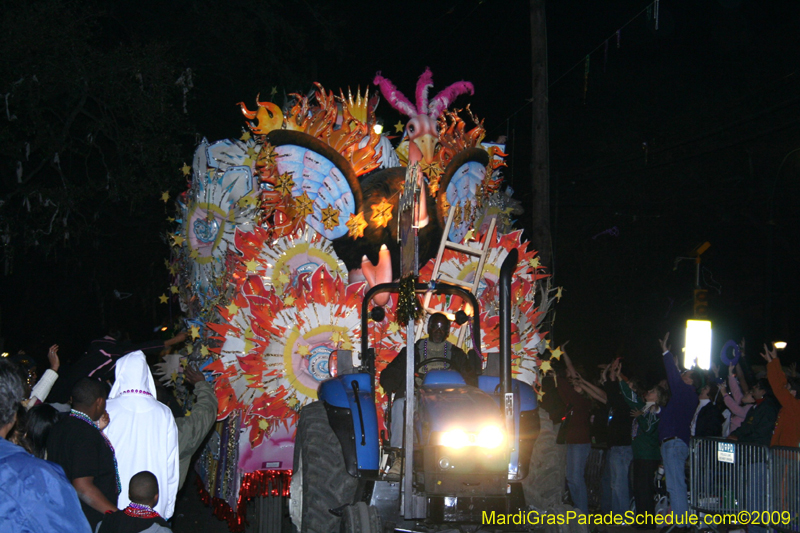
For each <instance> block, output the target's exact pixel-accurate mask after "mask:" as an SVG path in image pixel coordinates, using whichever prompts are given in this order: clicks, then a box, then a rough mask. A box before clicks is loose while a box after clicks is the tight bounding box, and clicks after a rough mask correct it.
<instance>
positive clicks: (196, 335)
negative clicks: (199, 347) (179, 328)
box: [191, 326, 200, 340]
mask: <svg viewBox="0 0 800 533" xmlns="http://www.w3.org/2000/svg"><path fill="white" fill-rule="evenodd" d="M191 331H192V340H196V339H197V338H199V337H200V328H199V327H197V326H192V329H191Z"/></svg>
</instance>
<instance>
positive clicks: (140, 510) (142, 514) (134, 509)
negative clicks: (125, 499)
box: [124, 502, 161, 518]
mask: <svg viewBox="0 0 800 533" xmlns="http://www.w3.org/2000/svg"><path fill="white" fill-rule="evenodd" d="M124 512H125V514H126V515H128V516H132V517H134V518H159V517H160V516H161V515H160V514H158V513H157V512H156V511H155V510H154V509H153V508H152V507H150V506H149V505H144V504H143V503H136V502H131V503H129V504H128V506H127V507H126V508H125V511H124Z"/></svg>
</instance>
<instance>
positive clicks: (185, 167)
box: [181, 163, 192, 176]
mask: <svg viewBox="0 0 800 533" xmlns="http://www.w3.org/2000/svg"><path fill="white" fill-rule="evenodd" d="M181 172H182V173H183V175H184V176H188V175H189V174H190V173H191V172H192V167H190V166H189V165H187V164H186V163H184V164H183V166H182V167H181Z"/></svg>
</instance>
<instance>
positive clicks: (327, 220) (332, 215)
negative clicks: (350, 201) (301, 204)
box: [322, 205, 339, 230]
mask: <svg viewBox="0 0 800 533" xmlns="http://www.w3.org/2000/svg"><path fill="white" fill-rule="evenodd" d="M322 225H323V226H324V227H325V229H327V230H332V229H333V228H335V227H336V226H338V225H339V210H338V209H335V208H334V207H333V206H330V205H329V206H328V207H326V208H325V209H323V210H322Z"/></svg>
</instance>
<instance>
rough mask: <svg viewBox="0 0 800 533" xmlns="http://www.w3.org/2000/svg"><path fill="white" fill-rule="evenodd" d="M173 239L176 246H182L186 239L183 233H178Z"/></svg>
mask: <svg viewBox="0 0 800 533" xmlns="http://www.w3.org/2000/svg"><path fill="white" fill-rule="evenodd" d="M172 238H173V240H174V241H175V246H180V245H182V244H183V241H184V240H186V239H184V238H183V235H180V234H178V233H176V234H175V235H173V236H172Z"/></svg>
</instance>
